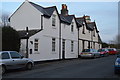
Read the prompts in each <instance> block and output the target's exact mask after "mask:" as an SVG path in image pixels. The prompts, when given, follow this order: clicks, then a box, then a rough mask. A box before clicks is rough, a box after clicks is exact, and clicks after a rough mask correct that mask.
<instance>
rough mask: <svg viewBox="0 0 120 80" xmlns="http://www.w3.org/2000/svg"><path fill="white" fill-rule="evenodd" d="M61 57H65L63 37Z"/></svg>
mask: <svg viewBox="0 0 120 80" xmlns="http://www.w3.org/2000/svg"><path fill="white" fill-rule="evenodd" d="M62 59H65V39H63V40H62Z"/></svg>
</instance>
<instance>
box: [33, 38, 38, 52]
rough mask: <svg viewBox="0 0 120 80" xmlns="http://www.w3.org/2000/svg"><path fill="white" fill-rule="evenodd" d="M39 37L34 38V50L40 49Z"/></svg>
mask: <svg viewBox="0 0 120 80" xmlns="http://www.w3.org/2000/svg"><path fill="white" fill-rule="evenodd" d="M38 47H39V39H34V51H38Z"/></svg>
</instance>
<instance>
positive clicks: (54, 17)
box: [52, 14, 56, 27]
mask: <svg viewBox="0 0 120 80" xmlns="http://www.w3.org/2000/svg"><path fill="white" fill-rule="evenodd" d="M52 26H54V27H55V26H56V15H55V14H53V15H52Z"/></svg>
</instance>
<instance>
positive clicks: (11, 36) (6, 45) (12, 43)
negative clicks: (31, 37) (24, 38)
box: [2, 26, 20, 51]
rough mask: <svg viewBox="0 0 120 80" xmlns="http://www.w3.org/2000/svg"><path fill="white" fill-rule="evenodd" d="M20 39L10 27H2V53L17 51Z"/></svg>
mask: <svg viewBox="0 0 120 80" xmlns="http://www.w3.org/2000/svg"><path fill="white" fill-rule="evenodd" d="M19 49H20V38H19V34H18V32H17V31H16V30H15V29H13V28H12V27H10V26H4V27H2V51H19Z"/></svg>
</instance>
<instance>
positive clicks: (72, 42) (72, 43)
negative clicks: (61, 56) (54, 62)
mask: <svg viewBox="0 0 120 80" xmlns="http://www.w3.org/2000/svg"><path fill="white" fill-rule="evenodd" d="M71 52H74V41H71Z"/></svg>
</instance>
